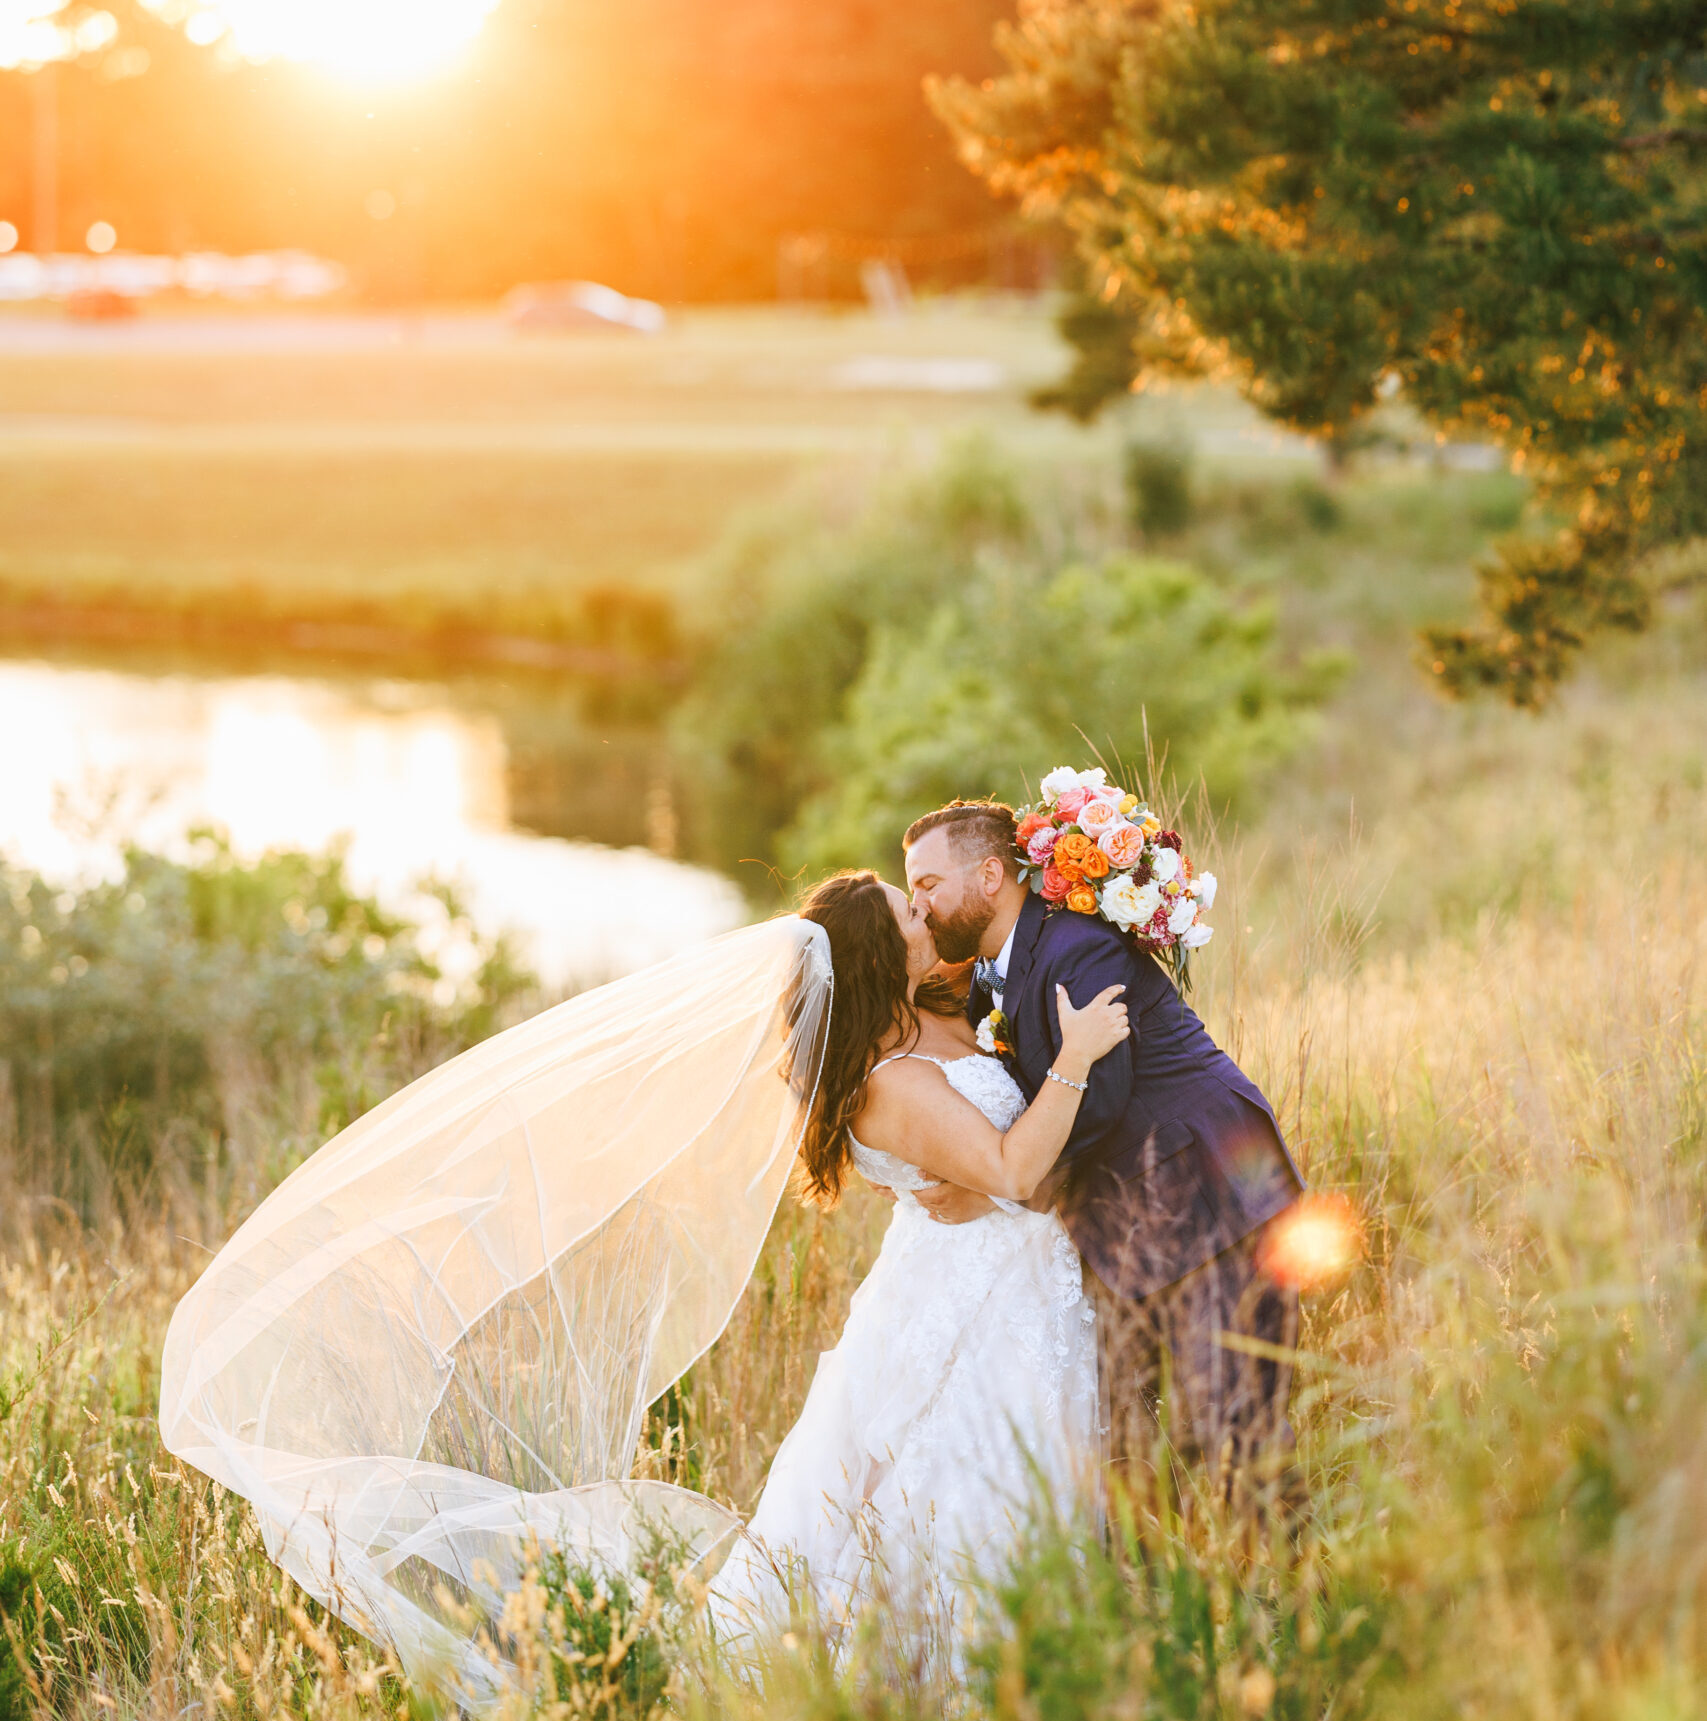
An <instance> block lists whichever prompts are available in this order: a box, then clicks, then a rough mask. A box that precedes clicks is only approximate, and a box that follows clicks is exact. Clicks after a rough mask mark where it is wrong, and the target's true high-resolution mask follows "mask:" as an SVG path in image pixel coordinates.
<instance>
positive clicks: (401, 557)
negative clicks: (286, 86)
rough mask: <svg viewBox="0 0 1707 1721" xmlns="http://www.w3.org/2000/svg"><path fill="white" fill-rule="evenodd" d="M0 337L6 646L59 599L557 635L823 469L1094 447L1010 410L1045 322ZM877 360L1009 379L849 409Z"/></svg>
mask: <svg viewBox="0 0 1707 1721" xmlns="http://www.w3.org/2000/svg"><path fill="white" fill-rule="evenodd" d="M411 330H412V331H413V332H411ZM0 337H3V338H0V627H3V612H4V611H6V610H7V609H8V608H11V609H12V610H14V611H15V610H17V608H18V607H19V606H20V605H29V604H34V603H39V602H40V601H41V600H44V599H47V600H52V601H54V602H57V603H59V604H62V605H78V604H83V605H88V604H91V603H93V604H99V605H108V606H112V607H115V608H120V609H134V610H140V611H160V610H164V611H169V612H183V611H185V610H187V609H192V608H194V609H201V610H204V611H212V612H217V613H221V614H225V615H228V616H246V617H250V618H252V619H254V620H255V621H256V622H258V623H265V622H267V621H268V620H275V619H281V618H292V619H296V618H306V619H315V618H323V617H327V616H329V615H330V616H335V617H345V618H347V617H349V616H351V615H352V614H355V615H363V616H367V617H369V618H372V619H378V620H383V621H385V622H387V623H390V624H394V625H397V626H400V627H405V628H419V627H431V626H433V625H435V624H442V623H446V622H464V623H473V624H475V625H479V626H490V627H495V628H502V629H507V630H510V631H517V632H524V633H526V632H541V633H547V634H553V633H558V632H561V631H563V630H564V629H565V628H569V629H571V630H572V629H573V625H574V617H575V616H576V615H577V614H579V613H580V610H581V607H582V603H583V599H584V596H585V594H586V593H587V592H588V591H590V590H596V591H608V590H633V589H634V588H636V587H639V588H642V589H647V588H649V589H651V590H652V591H659V590H662V589H667V588H669V587H670V586H672V585H673V584H674V583H675V582H676V581H677V579H678V578H679V577H680V574H681V572H682V570H683V569H684V567H686V566H687V565H689V564H691V563H692V562H693V561H694V560H695V559H696V558H697V557H700V556H702V555H703V554H704V553H705V552H706V551H707V550H708V549H710V547H711V546H713V545H714V544H715V543H716V542H717V541H718V540H719V539H720V538H721V537H722V536H723V535H724V533H725V532H726V531H727V529H728V527H729V526H730V523H731V522H732V521H733V520H735V519H737V518H738V517H740V516H741V514H742V513H743V512H744V511H746V510H749V509H752V508H755V507H763V506H765V505H767V504H768V503H771V502H773V501H774V500H775V499H776V498H777V497H779V496H780V495H782V494H784V493H785V492H787V490H788V488H789V486H790V484H791V483H792V482H794V481H795V480H797V479H798V477H799V476H800V475H801V474H802V473H806V472H811V471H814V470H818V469H820V468H822V467H824V466H825V464H826V463H831V464H834V463H838V462H840V463H846V462H855V463H859V464H869V463H870V462H871V461H873V460H877V461H882V460H883V459H885V458H887V457H888V456H889V454H890V453H891V452H892V451H893V450H894V449H895V448H896V447H897V446H907V447H911V446H914V445H916V444H917V443H918V442H919V441H920V440H921V439H922V440H923V441H924V442H925V443H926V444H928V445H929V446H931V447H934V446H935V445H936V443H937V442H939V441H940V440H941V439H942V438H943V437H945V436H952V435H954V434H956V433H957V432H959V431H961V430H963V429H965V428H967V427H970V426H977V427H979V428H982V429H995V430H998V431H1000V432H1002V433H1004V434H1010V433H1011V434H1013V435H1016V436H1018V437H1019V439H1020V440H1022V441H1027V440H1029V441H1031V442H1036V441H1037V440H1038V439H1039V438H1042V439H1043V440H1045V441H1049V440H1051V439H1053V440H1057V441H1059V440H1061V439H1062V438H1063V437H1069V438H1072V437H1079V436H1081V434H1082V433H1078V432H1067V431H1066V430H1065V429H1064V427H1062V426H1061V425H1059V423H1048V424H1039V423H1038V421H1037V420H1036V419H1035V416H1034V415H1032V414H1030V413H1029V412H1028V410H1027V408H1026V406H1025V404H1024V394H1025V391H1026V389H1027V388H1028V387H1029V386H1031V385H1032V384H1034V383H1035V382H1036V381H1038V380H1040V379H1041V378H1042V377H1044V376H1047V375H1049V374H1051V373H1052V371H1053V370H1054V369H1055V368H1056V367H1057V366H1058V364H1059V362H1060V355H1059V351H1058V347H1057V344H1056V340H1055V336H1054V333H1053V330H1052V328H1051V326H1050V323H1049V320H1048V318H1047V316H1046V315H1045V314H1044V312H1043V311H1042V309H1041V308H1036V309H1034V310H1032V311H1031V312H1027V313H1023V314H1022V313H1017V312H1014V311H1012V310H1009V311H1003V312H1000V313H997V312H993V311H992V312H984V311H979V310H978V309H977V308H975V307H974V308H972V309H970V310H966V311H964V312H963V311H960V310H953V309H950V310H947V311H942V312H937V313H928V314H922V315H920V316H918V317H915V318H912V319H908V320H906V321H901V322H892V323H882V322H878V321H876V320H874V319H871V318H868V317H864V316H858V315H837V316H831V315H808V314H800V313H789V312H784V311H773V312H765V311H745V312H705V313H689V314H685V315H683V316H679V317H677V318H675V319H674V320H673V322H672V326H671V329H670V330H669V332H668V333H666V334H665V335H663V336H660V337H658V338H656V339H653V340H641V339H632V338H624V337H618V336H601V335H597V334H594V335H591V336H547V337H541V338H523V337H519V336H516V335H513V334H511V333H509V332H508V331H506V330H505V329H504V328H503V327H502V325H501V324H500V323H499V322H498V321H497V320H496V318H494V317H492V316H491V315H474V314H470V315H467V316H454V315H447V316H440V317H435V318H428V319H426V321H425V322H424V323H421V324H420V325H418V326H414V325H404V324H401V323H399V322H398V320H397V319H395V318H379V317H373V318H366V319H363V318H350V317H338V316H330V317H328V318H325V319H320V320H317V319H314V318H308V317H267V316H256V317H254V318H244V317H243V316H240V315H232V316H226V317H223V318H221V317H218V316H202V317H190V316H178V317H174V316H170V315H167V314H163V313H162V314H156V313H155V312H153V311H150V312H148V313H145V315H144V316H143V317H142V318H141V319H140V320H139V321H137V322H136V323H134V324H131V325H128V326H124V327H120V328H117V329H105V328H103V329H92V330H88V331H81V330H78V329H75V328H72V327H70V326H68V325H63V324H58V325H52V326H48V325H45V324H43V323H42V322H41V321H40V320H39V319H38V320H37V321H36V322H35V323H34V324H31V325H30V326H28V327H26V326H25V325H24V324H23V323H22V322H19V321H16V320H14V322H13V323H12V324H10V325H8V326H7V327H6V328H4V329H0ZM873 359H875V360H876V361H877V362H878V364H879V366H880V368H881V366H882V365H883V364H885V363H887V364H891V365H894V364H896V363H899V364H900V365H901V366H902V367H903V368H904V367H905V366H906V365H907V364H913V365H915V366H917V365H920V364H924V365H926V366H927V367H928V365H929V364H931V363H938V362H941V361H943V360H947V361H949V362H950V363H951V364H952V363H955V362H960V363H965V362H967V361H970V362H971V363H972V364H973V365H974V367H976V366H977V365H978V364H980V363H983V364H985V365H986V366H988V367H993V368H992V369H991V371H990V374H991V376H993V377H995V378H996V379H997V380H996V381H995V383H994V385H993V386H987V387H973V388H971V389H968V390H963V391H956V390H953V389H949V390H947V391H943V390H940V389H936V388H933V387H930V386H924V385H915V384H910V383H908V381H907V379H906V378H903V379H902V381H901V382H900V383H898V384H896V385H895V386H893V387H888V386H881V387H870V386H866V387H848V386H846V381H847V371H846V367H847V366H849V365H850V364H852V365H854V366H855V367H856V368H857V366H858V365H859V364H861V363H862V362H864V363H869V362H870V361H872V360H873Z"/></svg>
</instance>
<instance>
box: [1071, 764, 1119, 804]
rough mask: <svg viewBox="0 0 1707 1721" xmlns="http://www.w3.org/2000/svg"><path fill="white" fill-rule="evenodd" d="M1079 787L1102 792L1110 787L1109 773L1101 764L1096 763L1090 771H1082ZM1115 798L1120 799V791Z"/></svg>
mask: <svg viewBox="0 0 1707 1721" xmlns="http://www.w3.org/2000/svg"><path fill="white" fill-rule="evenodd" d="M1077 787H1079V788H1081V789H1095V790H1096V791H1097V793H1098V794H1102V793H1104V792H1105V791H1106V790H1107V788H1108V773H1107V772H1106V771H1105V770H1104V769H1103V768H1102V766H1100V765H1095V766H1093V767H1092V768H1091V769H1090V770H1088V771H1081V772H1080V773H1079V781H1078V784H1077ZM1115 799H1116V800H1119V799H1120V795H1119V792H1118V791H1116V792H1115Z"/></svg>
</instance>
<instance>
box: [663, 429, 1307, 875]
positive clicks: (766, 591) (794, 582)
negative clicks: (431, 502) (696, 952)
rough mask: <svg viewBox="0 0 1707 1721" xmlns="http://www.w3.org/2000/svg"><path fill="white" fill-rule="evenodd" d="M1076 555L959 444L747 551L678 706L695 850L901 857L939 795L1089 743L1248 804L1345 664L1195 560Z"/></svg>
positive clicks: (718, 857) (976, 789) (1065, 537)
mask: <svg viewBox="0 0 1707 1721" xmlns="http://www.w3.org/2000/svg"><path fill="white" fill-rule="evenodd" d="M1074 550H1075V546H1074V543H1073V532H1072V530H1071V529H1067V530H1063V528H1062V527H1061V524H1060V522H1058V521H1049V522H1047V530H1046V529H1045V525H1044V524H1040V523H1039V522H1038V521H1037V520H1036V519H1035V518H1034V516H1033V514H1032V513H1031V512H1029V511H1028V509H1027V507H1026V504H1025V501H1024V498H1023V496H1022V494H1021V491H1020V488H1019V485H1018V481H1017V480H1016V478H1015V477H1014V476H1013V474H1012V473H1010V472H1009V471H1008V470H1007V469H1006V468H1004V467H1003V466H1002V465H1000V464H999V463H998V462H996V461H995V460H994V459H993V457H992V456H991V455H990V453H989V452H988V450H986V449H984V448H981V447H979V446H977V445H972V446H969V447H967V448H963V449H961V450H959V451H957V452H956V453H954V454H952V455H951V456H950V457H949V458H948V459H947V460H946V461H945V462H944V463H943V465H942V466H941V467H940V468H939V469H938V470H937V471H936V472H935V473H933V474H932V475H931V477H930V478H929V479H928V480H927V481H925V482H923V483H921V484H919V485H917V486H915V487H914V488H913V489H912V490H910V491H909V492H907V493H906V494H905V495H904V496H902V497H901V498H900V499H899V500H898V501H889V502H884V503H880V504H879V505H878V506H877V507H875V508H874V509H873V510H872V511H871V512H870V513H869V514H868V515H867V516H866V518H865V519H864V520H863V521H861V522H860V523H859V524H858V525H857V526H856V527H855V528H854V529H853V530H852V531H850V532H846V533H843V534H841V535H839V536H838V537H836V538H833V539H832V538H818V539H813V540H811V541H809V542H804V543H795V544H792V545H790V544H786V543H785V544H783V545H780V546H774V547H772V548H771V549H770V550H769V551H768V552H767V553H766V554H765V555H763V556H761V557H760V558H759V560H758V565H756V566H755V565H754V564H753V563H752V562H750V561H744V562H743V563H742V564H741V565H740V575H741V587H742V591H743V592H744V594H745V596H744V597H742V598H741V600H740V602H739V604H737V605H736V607H735V608H734V609H733V610H731V611H730V612H729V616H728V620H727V623H726V626H727V632H726V634H725V635H724V636H723V639H722V643H721V644H720V645H719V646H718V647H717V649H715V650H714V651H713V652H711V653H710V654H709V656H708V657H707V659H706V660H705V662H704V663H703V665H702V667H701V669H700V672H699V675H698V679H697V685H696V688H695V691H694V694H693V696H692V698H691V699H690V700H689V702H688V705H687V708H686V710H685V712H684V714H683V717H682V721H681V735H682V739H683V743H684V745H685V746H687V747H689V748H691V749H695V750H697V752H698V754H699V757H700V760H701V769H700V771H699V773H698V778H699V785H700V792H701V794H702V795H703V797H704V805H703V807H702V808H701V809H700V817H699V819H698V821H697V823H698V826H699V828H700V829H701V830H702V831H703V832H705V833H707V837H708V841H707V850H708V858H710V859H712V860H715V861H717V862H719V863H720V864H722V865H724V866H725V867H727V868H730V869H731V870H736V871H737V874H738V875H739V868H740V863H741V862H743V861H756V862H759V863H761V865H762V866H763V867H771V868H782V869H784V870H785V871H794V870H796V869H800V868H808V869H817V868H821V867H827V866H839V865H854V864H859V865H882V866H886V867H892V866H893V864H894V862H895V859H896V854H897V847H896V845H897V842H898V839H899V837H900V833H901V831H902V830H903V829H904V828H905V826H906V824H907V823H908V821H909V820H910V819H911V818H912V817H914V816H915V815H916V814H918V813H920V812H923V811H925V810H926V809H927V808H929V807H931V806H933V805H935V804H937V803H938V802H939V801H941V800H943V799H948V798H952V797H953V796H955V795H963V794H986V793H992V792H995V793H1000V794H1003V795H1008V796H1011V795H1015V794H1017V793H1019V792H1020V791H1021V790H1022V788H1023V787H1024V782H1025V774H1026V773H1028V772H1036V771H1039V770H1047V769H1048V768H1049V767H1050V766H1051V765H1053V764H1056V763H1059V762H1060V761H1061V760H1062V759H1065V758H1069V757H1072V758H1078V757H1081V756H1084V755H1085V754H1086V753H1087V748H1088V746H1095V747H1097V748H1099V749H1101V750H1102V751H1103V752H1104V753H1105V754H1110V756H1111V757H1112V756H1114V755H1118V756H1119V757H1121V758H1122V759H1124V760H1125V761H1126V762H1127V763H1128V764H1129V765H1130V764H1133V763H1136V762H1141V761H1143V760H1144V758H1145V757H1146V751H1147V746H1146V737H1147V736H1148V738H1149V739H1150V740H1153V741H1154V743H1155V745H1156V747H1157V749H1158V750H1159V751H1162V752H1164V753H1165V754H1166V756H1167V759H1168V762H1169V764H1170V767H1171V768H1172V769H1173V770H1175V771H1176V772H1178V773H1179V774H1180V775H1181V776H1183V777H1188V778H1189V777H1194V776H1195V775H1196V774H1197V773H1198V772H1200V771H1201V772H1203V773H1205V774H1206V776H1207V778H1208V782H1209V786H1210V790H1211V793H1212V794H1213V795H1214V796H1215V797H1216V798H1217V799H1218V800H1220V801H1222V802H1226V801H1230V800H1235V799H1236V798H1237V797H1238V796H1239V795H1241V794H1242V793H1243V792H1244V790H1245V789H1246V788H1247V787H1248V785H1249V783H1250V781H1251V779H1252V778H1253V777H1254V776H1255V775H1256V774H1257V773H1258V772H1259V771H1261V770H1262V769H1263V768H1264V767H1265V766H1267V765H1269V764H1270V763H1272V762H1273V761H1274V760H1276V759H1279V758H1281V757H1283V756H1284V755H1285V754H1286V753H1287V751H1288V750H1289V749H1290V748H1291V747H1292V746H1293V745H1294V744H1295V743H1296V741H1297V740H1298V738H1299V736H1300V734H1301V723H1300V719H1301V718H1302V716H1303V714H1304V713H1305V712H1306V710H1307V709H1308V708H1309V707H1311V706H1312V705H1313V704H1315V703H1316V702H1317V701H1318V700H1319V699H1320V698H1321V697H1322V695H1323V693H1324V691H1325V689H1326V688H1327V686H1328V684H1329V683H1330V681H1331V680H1332V679H1333V678H1334V676H1335V675H1336V674H1337V673H1338V664H1339V660H1338V659H1332V660H1330V659H1328V658H1326V657H1323V658H1319V659H1316V660H1313V661H1311V662H1309V663H1308V664H1306V665H1305V666H1304V667H1303V668H1302V669H1300V670H1294V671H1288V670H1286V669H1284V668H1283V667H1282V666H1281V664H1280V662H1279V660H1278V655H1277V652H1276V649H1275V633H1274V625H1273V620H1272V617H1271V616H1270V614H1269V613H1268V612H1267V611H1264V610H1254V609H1240V608H1238V607H1237V606H1236V605H1235V604H1234V602H1233V601H1232V600H1231V599H1230V598H1229V597H1228V596H1227V595H1226V594H1225V593H1224V592H1223V591H1221V590H1220V589H1219V588H1218V587H1217V586H1216V585H1215V584H1213V583H1212V582H1211V581H1210V580H1208V579H1207V578H1206V577H1205V576H1203V575H1202V574H1200V573H1198V572H1197V571H1196V570H1194V569H1192V568H1190V567H1187V566H1183V565H1180V564H1177V563H1172V562H1161V561H1155V560H1149V559H1144V558H1138V557H1133V556H1131V555H1130V554H1120V553H1114V552H1112V551H1106V550H1101V549H1090V548H1089V547H1087V551H1088V553H1086V554H1083V555H1075V554H1074ZM1111 750H1112V752H1111ZM763 882H764V880H763V877H762V876H749V877H748V879H747V883H748V884H749V887H755V886H756V887H760V888H759V889H758V890H757V892H756V893H757V894H763V892H762V886H763Z"/></svg>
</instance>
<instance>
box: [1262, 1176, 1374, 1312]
mask: <svg viewBox="0 0 1707 1721" xmlns="http://www.w3.org/2000/svg"><path fill="white" fill-rule="evenodd" d="M1362 1259H1363V1224H1362V1221H1361V1220H1359V1218H1358V1216H1357V1209H1356V1208H1354V1207H1353V1206H1352V1204H1351V1203H1350V1202H1349V1201H1348V1200H1346V1198H1345V1197H1344V1196H1343V1195H1306V1196H1304V1197H1303V1199H1302V1200H1300V1201H1298V1202H1297V1203H1295V1204H1294V1205H1293V1206H1292V1207H1289V1208H1288V1209H1287V1210H1286V1212H1284V1213H1283V1214H1281V1216H1280V1217H1279V1218H1278V1219H1276V1220H1275V1222H1274V1223H1273V1225H1271V1226H1270V1227H1269V1232H1268V1238H1267V1241H1266V1243H1265V1245H1264V1247H1263V1251H1262V1266H1263V1270H1264V1271H1265V1272H1266V1273H1267V1274H1268V1275H1269V1277H1270V1278H1272V1279H1277V1280H1279V1282H1280V1283H1281V1284H1283V1285H1290V1286H1293V1287H1294V1288H1295V1289H1297V1290H1300V1291H1316V1290H1320V1289H1321V1288H1322V1287H1323V1286H1324V1285H1331V1284H1333V1283H1334V1282H1335V1281H1336V1280H1338V1279H1343V1278H1344V1277H1345V1275H1346V1274H1347V1273H1349V1272H1350V1271H1351V1270H1352V1268H1353V1267H1355V1266H1356V1265H1357V1263H1358V1262H1359V1261H1361V1260H1362Z"/></svg>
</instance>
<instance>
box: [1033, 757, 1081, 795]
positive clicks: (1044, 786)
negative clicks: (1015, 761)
mask: <svg viewBox="0 0 1707 1721" xmlns="http://www.w3.org/2000/svg"><path fill="white" fill-rule="evenodd" d="M1078 786H1079V773H1078V772H1077V771H1075V770H1074V769H1073V767H1072V766H1071V765H1057V766H1056V767H1055V769H1054V770H1053V771H1051V772H1050V773H1049V775H1048V776H1047V777H1045V778H1044V779H1043V781H1042V782H1041V783H1039V784H1038V785H1037V792H1038V794H1040V795H1041V796H1042V797H1043V798H1044V800H1046V801H1053V800H1054V799H1055V798H1056V797H1057V796H1058V795H1064V794H1066V792H1067V791H1068V790H1069V789H1076V788H1078Z"/></svg>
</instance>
